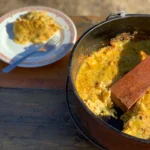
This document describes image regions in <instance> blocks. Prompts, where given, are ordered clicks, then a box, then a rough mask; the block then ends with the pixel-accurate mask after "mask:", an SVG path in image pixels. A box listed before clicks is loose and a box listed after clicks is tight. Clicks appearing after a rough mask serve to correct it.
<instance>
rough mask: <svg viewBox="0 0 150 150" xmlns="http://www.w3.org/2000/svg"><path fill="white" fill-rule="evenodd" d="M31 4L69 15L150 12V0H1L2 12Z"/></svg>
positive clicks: (0, 7)
mask: <svg viewBox="0 0 150 150" xmlns="http://www.w3.org/2000/svg"><path fill="white" fill-rule="evenodd" d="M6 3H7V4H6ZM6 5H7V7H6ZM29 5H44V6H49V7H53V8H56V9H59V10H61V11H63V12H65V13H66V14H68V15H91V16H104V17H106V16H108V14H110V13H112V12H115V11H119V10H125V11H126V12H127V13H150V0H0V9H1V12H2V13H6V12H7V11H8V10H10V9H15V8H19V7H24V6H29ZM2 13H1V14H0V15H2Z"/></svg>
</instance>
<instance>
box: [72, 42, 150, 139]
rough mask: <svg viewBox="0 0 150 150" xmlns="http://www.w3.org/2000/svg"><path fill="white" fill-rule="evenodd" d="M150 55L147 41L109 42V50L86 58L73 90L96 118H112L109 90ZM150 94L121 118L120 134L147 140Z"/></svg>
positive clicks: (149, 120) (113, 113)
mask: <svg viewBox="0 0 150 150" xmlns="http://www.w3.org/2000/svg"><path fill="white" fill-rule="evenodd" d="M149 54H150V41H148V40H144V41H139V42H134V41H130V40H123V41H120V40H112V41H111V46H107V47H104V48H101V49H99V50H98V51H97V52H94V53H92V54H91V55H90V56H89V57H87V58H86V59H85V60H84V62H83V64H82V65H81V67H80V69H79V72H78V74H77V77H76V82H75V85H76V89H77V91H78V93H79V95H80V97H81V98H82V100H83V101H84V102H85V104H86V105H87V106H88V107H89V109H90V110H91V111H92V112H93V113H95V114H96V115H97V116H99V115H100V116H115V115H116V112H115V109H114V104H113V101H112V100H111V96H110V95H111V91H110V89H109V86H110V85H111V84H113V83H114V82H115V81H117V80H119V79H120V78H121V77H122V76H124V74H126V73H127V72H129V71H130V70H131V69H132V68H134V67H135V66H136V65H137V64H139V63H140V62H141V61H142V60H144V59H145V58H146V57H147V55H149ZM149 100H150V90H148V91H147V92H146V93H145V94H144V95H143V96H142V97H141V98H140V99H139V100H138V102H137V103H136V105H134V106H133V107H132V109H130V110H129V111H128V112H126V113H125V114H123V115H122V116H121V119H122V120H123V121H124V129H123V132H125V133H127V134H130V135H133V136H136V137H139V138H143V139H149V138H150V102H149Z"/></svg>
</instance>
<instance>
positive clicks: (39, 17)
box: [13, 11, 60, 44]
mask: <svg viewBox="0 0 150 150" xmlns="http://www.w3.org/2000/svg"><path fill="white" fill-rule="evenodd" d="M59 29H60V27H59V26H58V24H57V23H56V22H55V21H54V19H53V18H51V17H50V16H48V15H47V12H40V11H32V12H29V13H27V14H25V15H23V16H21V17H20V18H19V19H17V20H16V21H15V22H14V26H13V31H14V41H15V42H16V43H19V44H26V43H28V42H32V43H43V42H44V41H47V40H48V39H49V38H50V37H51V36H53V35H54V33H56V32H57V31H58V30H59Z"/></svg>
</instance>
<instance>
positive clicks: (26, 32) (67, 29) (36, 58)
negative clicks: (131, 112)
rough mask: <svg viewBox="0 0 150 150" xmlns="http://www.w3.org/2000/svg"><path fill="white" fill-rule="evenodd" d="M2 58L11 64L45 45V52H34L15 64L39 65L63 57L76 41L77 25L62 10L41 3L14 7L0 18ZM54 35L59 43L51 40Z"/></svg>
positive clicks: (23, 65)
mask: <svg viewBox="0 0 150 150" xmlns="http://www.w3.org/2000/svg"><path fill="white" fill-rule="evenodd" d="M0 20H1V24H0V32H1V35H0V44H1V51H0V53H1V55H0V56H1V60H3V61H5V62H7V63H10V64H12V63H13V62H15V61H16V60H19V59H20V58H22V57H25V56H26V55H27V54H28V53H29V52H32V51H33V50H37V51H38V50H39V49H42V46H43V44H46V43H52V46H53V47H52V46H51V45H48V44H47V45H46V46H47V48H46V49H45V51H46V53H42V52H39V53H34V54H33V55H31V56H30V57H28V58H26V59H25V60H24V61H23V62H21V63H20V64H19V65H18V66H21V67H40V66H45V65H48V64H51V63H53V62H56V61H58V60H59V59H61V58H62V57H64V56H65V55H66V54H67V53H68V52H69V51H70V50H71V48H72V46H73V45H74V43H75V41H76V36H77V32H76V27H75V25H74V23H73V22H72V20H71V19H70V18H69V17H68V16H67V15H65V14H64V13H62V12H60V11H58V10H55V9H52V8H49V7H42V6H31V7H25V8H20V9H17V10H13V11H12V12H9V13H7V14H5V15H4V16H2V17H1V18H0ZM54 36H57V37H58V39H59V43H58V44H57V45H56V42H55V41H54V42H50V40H51V39H52V40H53V37H54Z"/></svg>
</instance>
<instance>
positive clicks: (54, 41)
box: [2, 35, 60, 73]
mask: <svg viewBox="0 0 150 150" xmlns="http://www.w3.org/2000/svg"><path fill="white" fill-rule="evenodd" d="M59 41H60V37H59V36H58V35H54V36H53V37H52V39H50V40H49V41H48V42H47V43H45V44H43V45H42V46H41V47H40V48H39V49H34V50H33V51H31V52H29V53H28V54H26V55H25V56H23V57H21V58H20V59H18V60H16V61H14V62H12V63H11V64H10V65H8V66H7V67H5V68H4V69H3V70H2V72H4V73H8V72H10V71H11V70H13V69H14V68H15V67H16V66H18V65H19V64H20V63H21V62H22V61H24V60H25V59H26V58H28V57H29V56H31V55H33V54H35V53H37V52H46V51H47V50H46V48H45V46H46V45H49V46H51V47H54V46H56V45H57V44H58V43H59Z"/></svg>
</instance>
